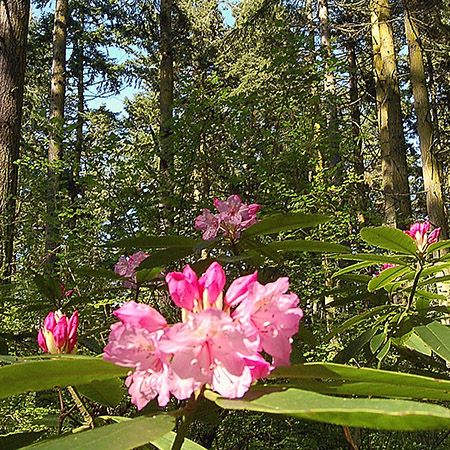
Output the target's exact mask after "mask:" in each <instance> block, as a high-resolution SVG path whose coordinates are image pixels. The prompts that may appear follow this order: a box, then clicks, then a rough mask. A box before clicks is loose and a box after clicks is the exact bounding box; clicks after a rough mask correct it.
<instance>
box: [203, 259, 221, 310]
mask: <svg viewBox="0 0 450 450" xmlns="http://www.w3.org/2000/svg"><path fill="white" fill-rule="evenodd" d="M225 281H226V277H225V272H224V271H223V269H222V266H221V265H220V264H219V263H217V262H213V263H212V264H211V265H210V266H209V267H208V268H207V269H206V272H205V273H204V274H203V275H202V276H201V278H200V279H199V280H198V284H199V286H200V288H201V289H202V290H203V291H205V290H207V291H208V302H209V303H210V304H213V303H214V302H215V301H216V300H217V297H219V295H220V294H221V292H222V291H223V288H224V286H225Z"/></svg>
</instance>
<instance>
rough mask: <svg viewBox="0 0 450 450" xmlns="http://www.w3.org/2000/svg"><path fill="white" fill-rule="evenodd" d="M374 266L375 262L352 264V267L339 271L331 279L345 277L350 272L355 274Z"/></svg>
mask: <svg viewBox="0 0 450 450" xmlns="http://www.w3.org/2000/svg"><path fill="white" fill-rule="evenodd" d="M369 266H373V262H367V261H363V262H359V263H356V264H352V265H351V266H347V267H344V268H343V269H341V270H339V271H338V272H336V273H334V274H333V275H332V276H331V278H339V276H340V275H344V274H345V273H348V272H353V271H354V270H359V269H364V268H366V267H369Z"/></svg>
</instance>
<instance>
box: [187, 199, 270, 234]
mask: <svg viewBox="0 0 450 450" xmlns="http://www.w3.org/2000/svg"><path fill="white" fill-rule="evenodd" d="M214 206H215V207H216V208H217V210H218V211H219V214H212V213H211V211H210V210H209V209H204V210H203V214H202V215H200V216H198V217H197V218H196V219H195V228H196V229H197V230H202V231H203V236H202V237H203V239H205V240H209V239H213V238H215V237H216V236H217V232H218V231H219V230H221V231H222V232H223V233H224V235H226V236H229V237H230V238H231V239H239V237H240V233H241V231H242V230H245V229H246V228H248V227H249V226H250V225H253V224H254V223H256V222H257V221H258V220H257V219H256V214H257V212H258V210H259V208H260V207H261V205H258V204H256V203H253V204H251V205H244V204H243V203H242V200H241V197H240V196H239V195H230V196H229V197H228V199H227V200H219V199H217V198H215V199H214Z"/></svg>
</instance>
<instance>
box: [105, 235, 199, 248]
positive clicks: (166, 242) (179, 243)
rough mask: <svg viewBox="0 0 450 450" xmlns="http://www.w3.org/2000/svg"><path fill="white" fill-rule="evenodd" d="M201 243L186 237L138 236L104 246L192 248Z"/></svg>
mask: <svg viewBox="0 0 450 450" xmlns="http://www.w3.org/2000/svg"><path fill="white" fill-rule="evenodd" d="M200 242H201V240H200V239H193V238H190V237H186V236H138V237H135V238H127V239H120V240H118V241H114V242H110V243H108V244H106V246H107V247H115V248H142V249H144V250H145V249H149V248H194V247H195V246H196V245H197V244H199V243H200Z"/></svg>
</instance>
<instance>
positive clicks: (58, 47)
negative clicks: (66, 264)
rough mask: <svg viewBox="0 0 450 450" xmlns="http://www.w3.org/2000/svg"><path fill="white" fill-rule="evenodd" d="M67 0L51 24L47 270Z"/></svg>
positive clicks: (53, 246)
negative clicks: (51, 57) (51, 58)
mask: <svg viewBox="0 0 450 450" xmlns="http://www.w3.org/2000/svg"><path fill="white" fill-rule="evenodd" d="M68 11H69V7H68V1H67V0H56V7H55V22H54V26H53V61H52V80H51V88H50V136H49V146H48V189H47V223H46V235H45V252H46V258H47V261H46V262H47V264H46V266H47V270H48V271H51V270H52V269H53V267H54V264H55V260H56V250H57V247H58V237H57V235H58V226H57V217H56V204H57V198H58V193H59V184H60V182H59V178H60V177H59V170H60V168H59V167H58V166H59V164H58V162H59V161H61V159H62V138H63V123H64V97H65V91H66V39H67V17H68Z"/></svg>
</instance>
